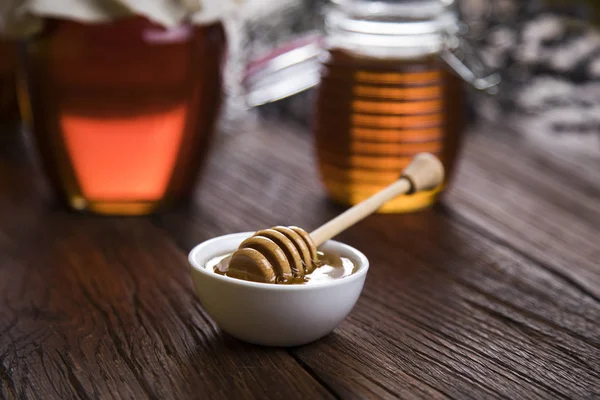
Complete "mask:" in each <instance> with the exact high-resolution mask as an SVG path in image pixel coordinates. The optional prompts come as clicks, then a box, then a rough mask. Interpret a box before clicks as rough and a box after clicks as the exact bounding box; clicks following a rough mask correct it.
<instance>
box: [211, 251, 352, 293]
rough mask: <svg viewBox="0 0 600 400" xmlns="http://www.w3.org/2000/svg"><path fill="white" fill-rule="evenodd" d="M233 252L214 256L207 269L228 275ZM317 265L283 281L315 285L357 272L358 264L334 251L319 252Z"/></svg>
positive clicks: (293, 283) (292, 283)
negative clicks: (308, 272)
mask: <svg viewBox="0 0 600 400" xmlns="http://www.w3.org/2000/svg"><path fill="white" fill-rule="evenodd" d="M232 254H233V253H228V254H223V255H220V256H217V257H214V258H212V259H211V260H209V261H208V262H207V263H206V266H205V268H206V270H207V271H210V272H213V273H215V274H218V275H223V276H228V275H227V270H228V268H229V259H230V257H231V255H232ZM317 256H318V260H317V261H316V264H317V267H316V268H315V270H314V271H313V272H311V273H310V274H306V275H305V276H304V277H301V278H294V279H291V280H289V281H287V282H281V283H282V284H286V285H314V284H319V283H324V282H330V281H333V280H338V279H343V278H346V277H348V276H350V275H352V274H353V273H355V272H356V269H357V266H356V264H355V263H354V262H353V261H352V260H351V259H349V258H346V257H342V256H340V255H339V254H336V253H333V252H327V253H324V252H321V251H319V252H317Z"/></svg>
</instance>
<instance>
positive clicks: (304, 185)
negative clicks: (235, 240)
mask: <svg viewBox="0 0 600 400" xmlns="http://www.w3.org/2000/svg"><path fill="white" fill-rule="evenodd" d="M4 132H6V134H5V135H4V136H2V137H1V138H0V193H2V195H1V196H0V261H1V262H0V398H7V399H12V398H15V399H17V398H18V399H20V398H42V399H70V398H83V399H87V398H90V399H91V398H100V399H105V398H126V399H138V398H150V399H164V398H177V399H182V398H198V399H213V398H216V399H218V398H230V399H242V398H256V399H267V398H281V399H288V398H310V399H313V398H331V397H333V398H344V399H346V398H348V399H354V398H357V399H359V398H360V399H362V398H386V399H387V398H389V399H395V398H423V399H437V398H458V399H469V398H472V399H485V398H500V399H504V398H506V399H523V398H539V399H548V398H575V399H592V398H598V397H599V396H600V367H599V366H600V327H599V325H600V267H599V262H598V259H600V240H599V239H598V238H599V237H600V177H599V176H598V174H593V173H590V172H589V168H594V167H598V166H597V165H594V160H590V159H581V160H577V159H573V158H567V159H565V158H564V157H563V156H561V155H557V154H552V153H550V152H548V151H547V150H541V149H536V148H533V147H532V146H530V145H528V144H527V143H524V142H523V141H522V140H520V139H519V137H518V136H515V135H513V134H510V133H508V132H505V131H503V130H498V129H492V128H491V127H489V126H476V127H474V128H473V129H472V131H471V132H470V133H469V134H468V137H467V138H466V141H465V142H466V146H465V148H464V149H463V154H462V157H461V160H460V163H459V168H458V171H457V174H456V176H455V179H454V182H453V185H452V187H451V189H450V190H449V191H448V193H447V194H446V195H445V196H444V199H443V201H442V202H441V203H440V204H438V205H436V206H435V207H433V208H431V209H429V210H427V211H424V212H421V213H416V214H411V215H375V216H372V217H369V218H368V219H366V220H364V221H362V222H360V223H359V224H357V225H356V226H354V227H353V228H351V229H349V230H348V231H346V232H344V233H343V234H341V235H340V236H339V238H338V239H339V240H342V241H344V242H346V243H348V244H350V245H353V246H355V247H357V248H359V249H360V250H362V251H363V252H364V253H365V254H366V255H367V256H368V257H369V259H370V261H371V265H372V269H371V270H370V272H369V276H368V278H367V283H366V285H365V289H364V292H363V295H362V296H361V299H360V300H359V302H358V304H357V306H356V308H355V309H354V311H353V312H352V313H351V314H350V316H349V317H348V318H347V320H346V321H344V322H343V323H342V324H341V325H340V327H339V328H338V329H336V331H335V332H334V333H332V334H331V335H329V336H328V337H326V338H324V339H322V340H320V341H318V342H316V343H313V344H310V345H307V346H302V347H299V348H292V349H270V348H262V347H257V346H251V345H247V344H244V343H241V342H239V341H237V340H235V339H232V338H230V337H228V336H226V335H223V334H222V333H221V332H220V331H219V329H218V328H217V327H216V326H215V325H214V323H213V322H212V321H211V320H210V318H209V317H208V316H207V315H206V314H205V313H204V311H203V310H202V307H201V305H200V304H199V302H198V301H197V299H196V297H195V294H194V292H193V289H192V285H191V279H190V276H189V270H188V265H187V261H186V255H187V252H188V251H189V250H190V249H191V248H192V246H194V245H195V244H197V243H198V242H201V241H203V240H206V239H209V238H211V237H214V236H217V235H221V234H225V233H232V232H240V231H247V230H256V229H260V228H264V227H269V226H272V225H277V224H286V225H292V224H293V225H300V226H302V227H304V228H305V229H307V230H312V229H314V228H316V227H318V226H319V225H321V224H322V223H323V222H325V221H327V220H328V219H329V218H331V217H333V216H335V215H337V214H338V213H340V212H341V211H343V208H341V207H339V206H336V205H334V204H332V203H330V202H329V201H328V200H327V199H326V197H325V194H324V192H323V190H322V188H321V186H320V184H319V181H318V176H317V174H316V170H315V168H314V163H313V156H312V154H313V153H312V147H311V138H310V135H309V134H308V132H307V130H306V129H305V128H303V127H301V126H292V125H290V124H285V125H284V124H282V123H281V122H277V121H272V120H271V121H260V122H258V123H257V124H255V125H247V126H245V127H244V129H240V130H239V131H235V132H233V131H232V132H229V133H227V134H225V133H223V134H221V135H220V136H219V138H218V140H217V141H216V144H215V148H214V151H213V152H212V153H211V160H210V163H209V166H208V168H207V170H206V171H205V174H204V176H203V178H202V180H201V182H200V184H199V186H198V189H197V191H196V193H195V196H194V198H193V199H192V200H191V201H190V203H189V204H187V205H186V206H183V207H180V208H178V209H175V210H172V211H170V212H167V213H164V214H161V215H157V216H154V217H147V218H146V217H145V218H102V217H94V216H85V215H76V214H73V213H70V212H68V211H65V210H64V209H62V208H61V207H59V206H58V205H57V204H55V203H54V200H53V197H52V196H51V195H50V194H49V192H48V191H47V188H46V187H45V186H44V183H43V182H44V181H43V180H42V179H41V177H40V175H39V172H38V170H37V169H36V168H35V167H34V166H33V164H34V163H33V161H34V160H32V159H31V158H28V157H27V156H26V154H27V152H26V146H27V142H26V141H24V140H23V139H22V138H21V137H20V135H16V134H15V132H16V130H15V128H14V127H13V128H4ZM265 144H268V146H266V145H265ZM582 163H585V164H582Z"/></svg>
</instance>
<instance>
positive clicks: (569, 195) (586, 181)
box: [445, 126, 600, 301]
mask: <svg viewBox="0 0 600 400" xmlns="http://www.w3.org/2000/svg"><path fill="white" fill-rule="evenodd" d="M476 130H491V132H488V134H479V132H473V134H471V135H469V138H468V140H467V141H466V147H465V149H464V157H463V158H462V159H461V162H460V165H459V169H458V173H457V175H456V180H455V184H454V185H453V186H452V188H451V190H450V191H449V193H448V196H446V200H447V201H446V203H445V204H446V205H447V206H448V209H449V210H450V211H451V212H452V213H453V214H454V215H455V216H458V217H460V218H462V219H463V220H465V221H468V222H469V223H471V224H474V225H475V226H478V227H480V228H481V229H484V230H485V231H487V232H489V233H490V234H492V235H493V236H494V237H496V238H498V239H500V240H501V241H503V242H505V243H507V244H510V246H512V247H514V248H515V249H517V250H519V251H521V252H523V253H525V254H527V255H528V256H530V257H533V258H534V259H535V260H537V261H539V262H540V263H542V264H543V265H545V266H546V267H548V268H549V269H550V270H552V271H554V272H555V273H557V274H559V275H560V276H562V277H563V278H564V279H568V280H569V281H571V282H573V283H575V284H577V285H578V286H579V287H580V288H581V289H582V290H585V291H586V292H588V293H589V294H590V295H592V296H594V297H595V298H596V299H597V300H599V301H600V268H598V265H599V261H598V260H600V239H599V238H600V190H599V189H598V184H600V174H597V173H596V174H593V173H591V171H598V169H599V168H600V161H598V160H597V159H596V160H594V159H593V158H590V157H589V156H582V157H581V158H580V159H579V158H578V157H576V156H574V155H572V154H571V155H560V156H559V155H558V154H553V153H548V152H547V151H546V150H545V149H537V148H533V147H532V146H531V143H529V142H527V141H525V140H520V139H519V137H518V136H516V135H515V134H512V133H511V132H508V131H502V130H499V129H498V128H496V129H492V128H490V127H487V126H484V127H480V128H476Z"/></svg>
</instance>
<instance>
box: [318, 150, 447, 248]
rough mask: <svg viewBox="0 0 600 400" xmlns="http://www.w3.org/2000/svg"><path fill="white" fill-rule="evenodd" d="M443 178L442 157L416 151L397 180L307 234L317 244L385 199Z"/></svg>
mask: <svg viewBox="0 0 600 400" xmlns="http://www.w3.org/2000/svg"><path fill="white" fill-rule="evenodd" d="M443 180H444V166H443V165H442V163H441V161H440V160H439V159H438V158H437V157H436V156H434V155H433V154H429V153H420V154H417V155H416V156H415V158H414V159H413V160H412V162H411V163H410V164H409V165H408V167H406V169H405V170H404V171H403V172H402V177H401V178H400V179H399V180H397V181H396V182H394V183H392V184H391V185H390V186H388V187H386V188H385V189H383V190H381V191H380V192H378V193H376V194H374V195H373V196H371V197H369V198H368V199H366V200H364V201H362V202H360V203H359V204H357V205H355V206H354V207H352V208H350V209H348V210H347V211H345V212H344V213H342V214H340V215H338V216H337V217H335V218H334V219H332V220H331V221H329V222H327V223H326V224H324V225H323V226H321V227H320V228H317V229H316V230H314V231H313V232H311V234H310V236H311V237H312V239H313V241H314V242H315V245H316V246H317V247H319V246H320V245H322V244H323V243H325V242H326V241H328V240H329V239H331V238H333V237H334V236H336V235H338V234H339V233H340V232H342V231H344V230H346V229H348V228H349V227H351V226H352V225H354V224H355V223H357V222H359V221H360V220H362V219H364V218H366V217H368V216H369V215H371V214H373V213H374V212H375V211H377V210H378V209H379V208H381V206H383V205H384V204H385V203H387V202H388V201H390V200H392V199H394V198H396V197H398V196H400V195H402V194H412V193H416V192H420V191H423V190H432V189H435V188H436V187H437V186H438V185H440V184H441V183H442V181H443Z"/></svg>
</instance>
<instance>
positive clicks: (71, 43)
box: [19, 16, 226, 215]
mask: <svg viewBox="0 0 600 400" xmlns="http://www.w3.org/2000/svg"><path fill="white" fill-rule="evenodd" d="M225 53H226V39H225V31H224V29H223V26H222V24H221V23H220V22H215V23H212V24H207V25H199V26H193V25H181V26H178V27H175V28H169V29H167V28H164V27H163V26H158V25H156V24H154V23H153V22H150V21H149V20H148V19H145V18H143V17H137V16H132V17H124V18H120V19H116V20H114V21H109V22H101V23H93V24H87V23H82V22H79V21H75V20H66V19H49V20H46V21H45V28H44V30H43V31H42V32H41V33H39V34H37V35H36V36H35V37H33V38H31V39H29V40H28V41H27V44H26V47H25V49H24V51H23V62H22V64H23V71H24V76H23V79H20V81H21V83H22V85H21V87H22V90H19V94H20V95H21V96H23V100H22V101H20V103H21V104H22V105H23V107H22V108H23V111H22V114H23V118H24V119H25V123H26V124H27V125H28V126H29V128H30V130H31V131H32V133H33V135H34V137H35V139H36V140H35V143H36V145H37V149H38V152H39V154H40V156H41V159H42V161H43V167H44V171H45V172H46V174H47V175H48V177H49V178H50V180H51V182H52V184H53V186H54V188H55V189H56V192H57V193H58V194H59V195H60V196H61V197H62V198H63V199H64V200H65V202H66V203H67V204H68V205H69V206H70V207H71V208H73V209H75V210H80V211H90V212H94V213H101V214H118V215H140V214H147V213H151V212H154V211H157V210H160V209H162V208H163V206H165V205H170V204H172V203H174V202H176V201H178V200H181V199H182V198H184V197H185V196H186V195H187V194H188V193H189V192H190V190H191V189H192V186H193V184H194V181H195V179H196V176H197V174H198V172H199V169H200V167H201V163H202V161H203V159H204V155H205V153H206V151H207V148H208V144H209V141H210V139H211V136H212V131H213V126H214V125H215V121H216V119H217V117H218V111H219V105H220V101H221V90H222V89H221V81H222V64H223V62H224V56H225Z"/></svg>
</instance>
